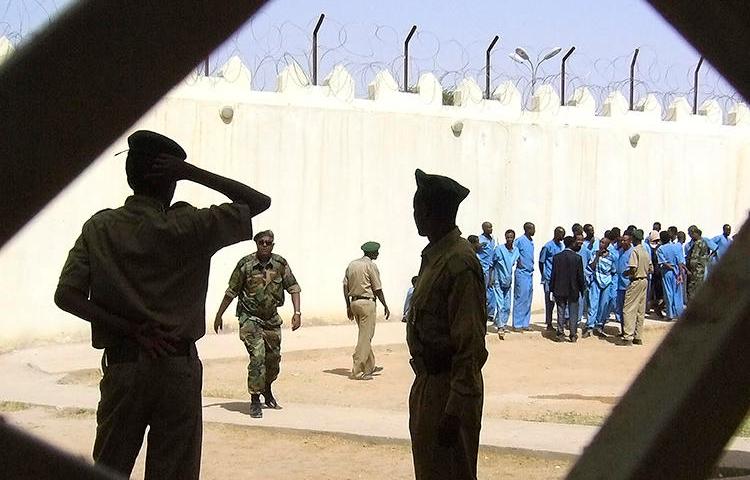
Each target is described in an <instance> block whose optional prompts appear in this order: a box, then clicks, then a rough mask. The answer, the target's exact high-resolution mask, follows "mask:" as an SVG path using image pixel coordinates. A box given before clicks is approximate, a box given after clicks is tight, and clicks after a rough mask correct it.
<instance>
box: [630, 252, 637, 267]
mask: <svg viewBox="0 0 750 480" xmlns="http://www.w3.org/2000/svg"><path fill="white" fill-rule="evenodd" d="M628 267H632V268H638V254H636V253H635V251H633V252H630V257H629V258H628Z"/></svg>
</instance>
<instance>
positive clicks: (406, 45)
mask: <svg viewBox="0 0 750 480" xmlns="http://www.w3.org/2000/svg"><path fill="white" fill-rule="evenodd" d="M416 31H417V26H416V25H412V27H411V30H409V35H407V36H406V40H404V91H405V92H408V91H409V41H410V40H411V37H412V35H414V32H416Z"/></svg>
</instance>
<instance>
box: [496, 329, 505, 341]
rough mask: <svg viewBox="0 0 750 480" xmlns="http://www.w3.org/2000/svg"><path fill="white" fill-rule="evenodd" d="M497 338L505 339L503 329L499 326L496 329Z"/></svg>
mask: <svg viewBox="0 0 750 480" xmlns="http://www.w3.org/2000/svg"><path fill="white" fill-rule="evenodd" d="M497 338H499V339H500V340H505V329H504V328H501V329H499V330H498V331H497Z"/></svg>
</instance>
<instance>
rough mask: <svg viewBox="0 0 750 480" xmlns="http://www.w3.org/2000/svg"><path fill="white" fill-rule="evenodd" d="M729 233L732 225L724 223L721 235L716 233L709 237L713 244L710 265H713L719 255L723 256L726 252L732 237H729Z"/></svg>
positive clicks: (718, 258) (719, 257)
mask: <svg viewBox="0 0 750 480" xmlns="http://www.w3.org/2000/svg"><path fill="white" fill-rule="evenodd" d="M731 234H732V226H731V225H729V224H726V225H724V227H723V228H722V233H721V235H717V236H715V237H714V238H712V239H711V241H712V242H713V244H714V245H715V247H714V249H713V256H712V257H711V266H713V265H715V264H716V262H718V261H719V260H721V257H723V256H724V254H725V253H727V249H729V246H730V245H731V244H732V239H731V238H730V235H731ZM710 269H711V268H710V267H709V270H710Z"/></svg>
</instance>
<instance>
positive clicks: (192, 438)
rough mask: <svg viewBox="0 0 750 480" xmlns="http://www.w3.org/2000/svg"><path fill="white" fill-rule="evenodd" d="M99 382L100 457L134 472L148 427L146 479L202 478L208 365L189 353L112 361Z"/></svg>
mask: <svg viewBox="0 0 750 480" xmlns="http://www.w3.org/2000/svg"><path fill="white" fill-rule="evenodd" d="M102 370H103V371H104V376H103V377H102V380H101V382H100V383H99V389H100V391H101V400H100V401H99V407H98V408H97V411H96V440H95V441H94V455H93V456H94V461H95V462H96V464H98V465H104V466H106V467H109V468H111V469H113V470H115V471H116V472H119V473H121V474H123V475H125V476H126V477H127V476H130V473H131V471H132V470H133V464H134V463H135V459H136V457H137V456H138V452H139V451H140V449H141V444H142V443H143V435H144V433H145V432H146V427H149V431H148V440H147V442H148V447H147V449H146V472H145V478H146V479H147V480H149V479H154V480H156V479H159V480H162V479H174V480H183V479H198V477H199V475H200V465H201V438H202V428H203V424H202V411H201V407H202V405H201V403H202V402H201V385H202V382H203V366H202V365H201V361H200V360H199V359H198V356H197V353H196V352H195V347H194V346H193V347H192V352H191V354H190V355H189V356H182V357H163V358H158V359H151V358H147V357H146V356H145V354H141V355H140V358H138V360H137V361H130V362H123V363H116V364H110V365H107V364H106V362H104V361H102Z"/></svg>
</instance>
